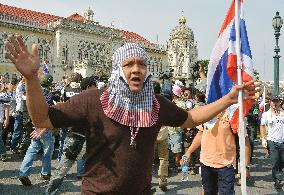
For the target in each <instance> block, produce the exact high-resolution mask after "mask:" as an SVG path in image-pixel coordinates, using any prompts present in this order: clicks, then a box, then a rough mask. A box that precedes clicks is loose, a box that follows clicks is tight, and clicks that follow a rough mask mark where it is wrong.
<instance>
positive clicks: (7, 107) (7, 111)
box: [3, 104, 10, 128]
mask: <svg viewBox="0 0 284 195" xmlns="http://www.w3.org/2000/svg"><path fill="white" fill-rule="evenodd" d="M9 108H10V106H9V105H6V104H4V115H5V121H4V123H3V127H4V128H6V127H8V125H9V119H10V118H9Z"/></svg>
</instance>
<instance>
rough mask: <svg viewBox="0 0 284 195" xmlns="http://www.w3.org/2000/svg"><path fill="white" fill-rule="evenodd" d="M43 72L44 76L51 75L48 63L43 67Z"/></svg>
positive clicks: (45, 62)
mask: <svg viewBox="0 0 284 195" xmlns="http://www.w3.org/2000/svg"><path fill="white" fill-rule="evenodd" d="M42 70H43V73H44V74H49V68H48V62H47V61H44V63H43V65H42Z"/></svg>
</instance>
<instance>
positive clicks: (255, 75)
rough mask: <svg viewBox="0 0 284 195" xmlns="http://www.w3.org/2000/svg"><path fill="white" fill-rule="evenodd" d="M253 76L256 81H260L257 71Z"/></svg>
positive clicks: (254, 71) (254, 70)
mask: <svg viewBox="0 0 284 195" xmlns="http://www.w3.org/2000/svg"><path fill="white" fill-rule="evenodd" d="M253 76H254V79H255V80H257V81H259V72H258V71H257V70H256V69H253Z"/></svg>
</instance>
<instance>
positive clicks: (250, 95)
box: [228, 80, 261, 104]
mask: <svg viewBox="0 0 284 195" xmlns="http://www.w3.org/2000/svg"><path fill="white" fill-rule="evenodd" d="M260 85H261V82H255V81H254V80H251V81H249V82H246V83H243V84H242V85H236V86H234V87H233V88H232V89H231V91H230V92H229V93H228V96H229V98H230V100H231V101H232V103H233V104H235V103H238V94H239V90H243V99H244V101H245V100H254V99H257V97H256V96H255V93H257V92H259V91H260V88H259V86H260Z"/></svg>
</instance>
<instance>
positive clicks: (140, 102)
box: [100, 43, 160, 127]
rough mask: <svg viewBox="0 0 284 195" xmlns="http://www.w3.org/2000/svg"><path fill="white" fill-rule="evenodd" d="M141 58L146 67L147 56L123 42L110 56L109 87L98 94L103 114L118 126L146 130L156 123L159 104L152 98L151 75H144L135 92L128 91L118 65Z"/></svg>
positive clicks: (136, 47) (140, 50) (133, 44)
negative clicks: (143, 79) (111, 68)
mask: <svg viewBox="0 0 284 195" xmlns="http://www.w3.org/2000/svg"><path fill="white" fill-rule="evenodd" d="M131 57H141V58H143V59H144V60H145V63H146V64H147V65H149V56H148V54H147V53H146V52H145V51H144V49H142V48H141V47H140V46H139V45H137V44H135V43H126V44H125V45H124V46H122V47H120V48H118V49H117V50H116V51H115V53H114V54H113V70H112V73H111V77H110V79H109V86H108V89H106V90H105V91H104V92H103V94H102V95H101V98H100V100H101V103H102V107H103V110H104V113H105V114H106V115H107V116H108V117H109V118H111V119H113V120H115V121H117V122H119V123H120V124H123V125H126V126H130V127H150V126H152V125H153V124H155V123H156V121H157V119H158V112H159V108H160V105H159V103H158V101H157V99H156V98H155V94H154V89H153V83H152V80H151V75H150V74H149V73H147V75H146V78H145V81H144V86H143V88H142V90H141V91H140V92H138V93H134V92H132V91H131V90H130V88H129V85H128V83H127V81H126V79H125V75H124V73H123V71H122V62H123V61H125V60H126V59H128V58H131Z"/></svg>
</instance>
